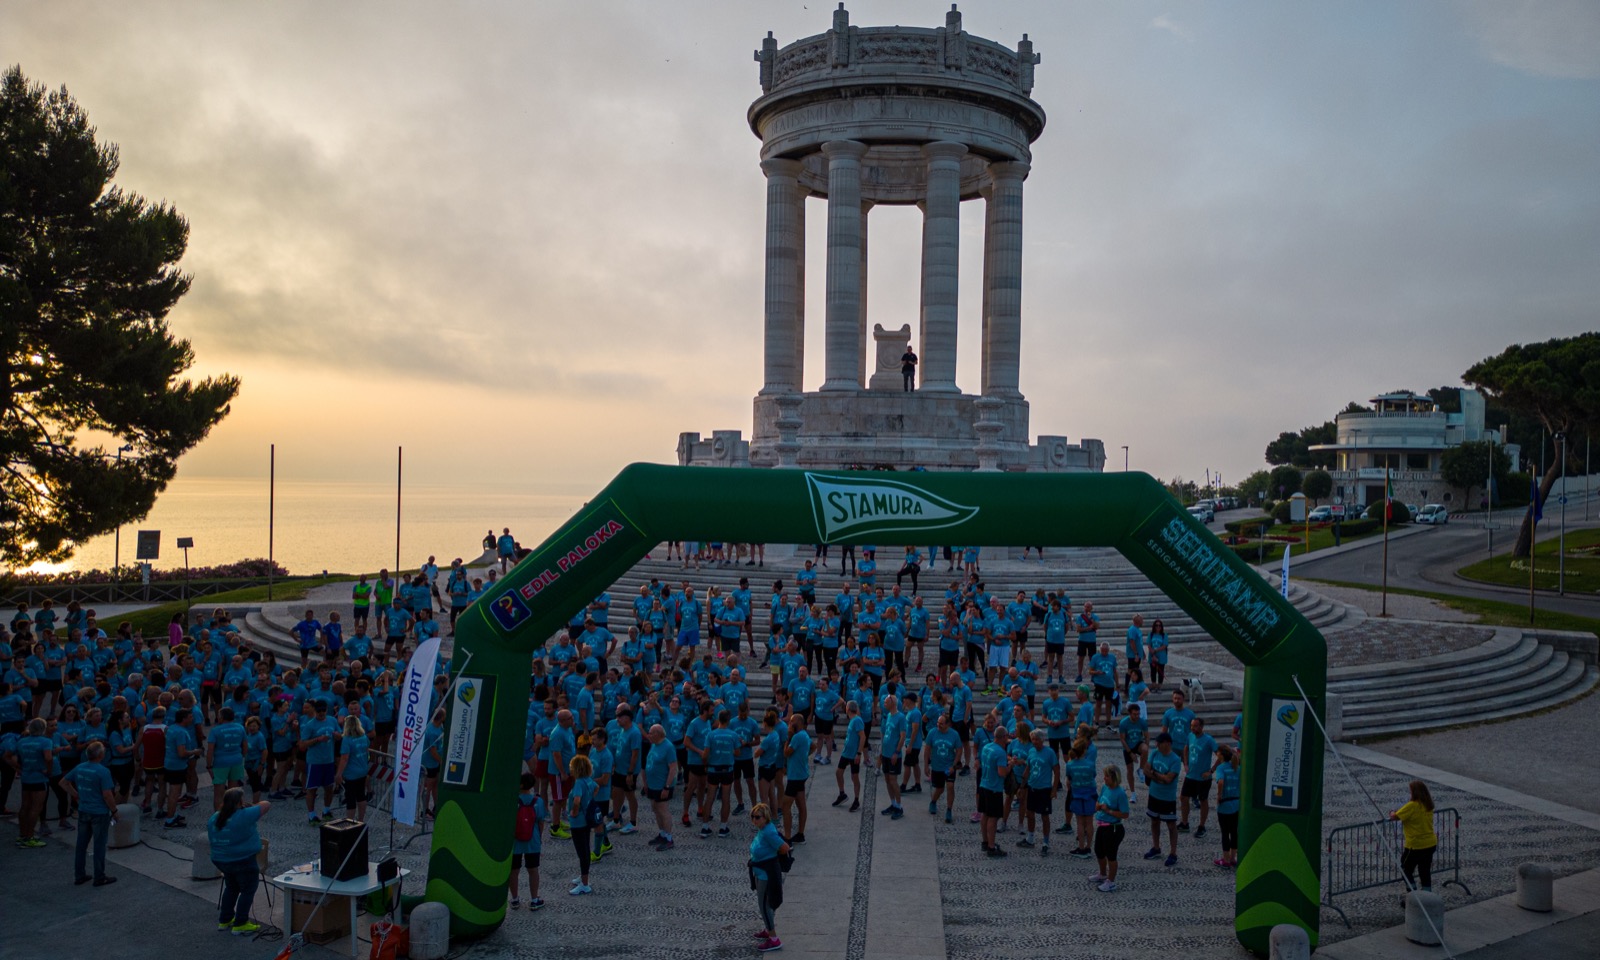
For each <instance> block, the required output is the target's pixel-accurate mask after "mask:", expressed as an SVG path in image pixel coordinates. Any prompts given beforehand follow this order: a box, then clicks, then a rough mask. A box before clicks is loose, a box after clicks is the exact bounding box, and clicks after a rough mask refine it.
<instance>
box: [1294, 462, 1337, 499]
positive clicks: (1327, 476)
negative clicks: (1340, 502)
mask: <svg viewBox="0 0 1600 960" xmlns="http://www.w3.org/2000/svg"><path fill="white" fill-rule="evenodd" d="M1301 491H1302V492H1303V493H1305V495H1306V496H1308V497H1310V498H1311V502H1312V504H1318V503H1321V502H1322V501H1324V500H1326V499H1328V498H1329V497H1331V496H1333V474H1331V473H1329V472H1328V471H1326V470H1313V471H1311V472H1310V473H1308V474H1306V476H1305V481H1304V483H1303V484H1302V485H1301Z"/></svg>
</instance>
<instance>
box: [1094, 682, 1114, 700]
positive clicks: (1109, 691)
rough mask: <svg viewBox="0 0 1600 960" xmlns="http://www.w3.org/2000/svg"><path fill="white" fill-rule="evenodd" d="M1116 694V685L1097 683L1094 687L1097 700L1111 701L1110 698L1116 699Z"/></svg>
mask: <svg viewBox="0 0 1600 960" xmlns="http://www.w3.org/2000/svg"><path fill="white" fill-rule="evenodd" d="M1116 696H1117V688H1116V687H1102V686H1100V685H1099V684H1095V687H1094V698H1095V700H1097V701H1110V700H1113V699H1115V698H1116Z"/></svg>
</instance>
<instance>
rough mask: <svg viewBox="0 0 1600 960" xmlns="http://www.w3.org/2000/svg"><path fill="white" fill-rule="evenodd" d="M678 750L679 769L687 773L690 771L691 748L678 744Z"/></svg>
mask: <svg viewBox="0 0 1600 960" xmlns="http://www.w3.org/2000/svg"><path fill="white" fill-rule="evenodd" d="M676 749H677V751H678V769H679V770H684V771H687V770H688V769H689V748H688V747H686V746H684V745H683V744H678V746H677V748H676Z"/></svg>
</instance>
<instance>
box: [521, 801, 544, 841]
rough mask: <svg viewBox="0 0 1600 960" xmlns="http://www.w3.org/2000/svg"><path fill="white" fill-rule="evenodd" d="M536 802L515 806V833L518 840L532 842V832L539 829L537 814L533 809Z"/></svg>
mask: <svg viewBox="0 0 1600 960" xmlns="http://www.w3.org/2000/svg"><path fill="white" fill-rule="evenodd" d="M537 805H538V801H534V802H533V803H521V802H519V803H518V804H517V833H516V837H517V839H518V840H522V841H527V840H532V839H533V835H534V832H535V831H536V830H538V828H539V813H538V811H537V810H535V809H534V808H535V807H536V806H537Z"/></svg>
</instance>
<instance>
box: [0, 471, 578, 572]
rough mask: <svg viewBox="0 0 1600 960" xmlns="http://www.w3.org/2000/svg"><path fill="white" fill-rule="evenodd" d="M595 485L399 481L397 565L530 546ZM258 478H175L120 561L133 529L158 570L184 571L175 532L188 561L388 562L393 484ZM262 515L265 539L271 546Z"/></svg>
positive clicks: (89, 564) (306, 565)
mask: <svg viewBox="0 0 1600 960" xmlns="http://www.w3.org/2000/svg"><path fill="white" fill-rule="evenodd" d="M593 492H594V491H593V490H592V489H591V490H588V491H586V492H579V491H578V490H577V489H575V488H574V489H546V490H542V491H541V490H540V489H538V488H537V487H535V488H531V489H530V488H528V487H518V486H512V485H506V486H503V487H495V486H492V485H490V486H485V485H484V484H483V483H482V482H481V481H477V480H475V481H474V482H473V483H472V484H471V485H470V486H452V485H428V484H422V483H416V484H411V483H408V484H405V486H404V487H403V488H402V489H401V490H400V491H399V494H400V497H399V499H400V511H399V513H400V515H399V522H398V532H399V557H400V567H401V568H402V569H404V568H414V567H417V566H419V565H420V564H421V563H422V562H423V561H425V560H426V559H427V558H428V556H429V555H430V554H431V555H433V556H436V557H438V559H439V564H440V566H445V565H448V564H449V562H450V561H451V560H452V559H454V558H456V557H461V558H463V559H465V560H468V561H470V560H472V559H474V558H476V557H477V556H478V555H479V554H480V553H481V552H482V551H483V537H484V534H485V532H487V531H489V530H491V529H492V530H493V531H494V532H495V534H496V535H498V534H499V533H500V531H501V529H502V528H504V527H510V528H511V533H512V535H513V536H515V537H516V538H517V540H518V541H519V542H521V543H522V544H523V545H524V546H528V547H532V546H535V545H537V544H538V543H540V542H541V541H542V540H543V539H544V538H545V537H546V536H547V535H549V534H550V533H551V532H552V531H554V530H555V529H556V528H557V527H559V526H560V525H561V524H562V523H563V522H565V521H566V520H567V518H569V517H571V516H572V514H574V513H575V512H577V510H578V509H579V508H580V507H582V506H583V504H584V502H585V501H586V500H587V499H588V496H591V495H592V494H593ZM271 499H272V504H271V509H270V510H269V505H268V500H269V491H268V483H267V480H266V479H265V478H261V479H253V478H220V477H188V478H186V477H183V476H179V477H178V478H177V479H175V480H174V481H173V482H172V483H171V485H169V486H168V487H167V490H166V492H165V493H163V494H162V495H161V496H160V497H159V498H157V500H156V504H155V507H154V509H152V510H151V511H150V515H149V516H148V517H146V518H145V519H144V520H141V521H139V522H138V523H132V524H129V525H127V526H125V527H123V528H122V531H121V534H122V535H121V549H120V556H121V562H122V564H123V565H124V566H129V565H132V564H133V563H134V562H135V557H134V554H135V546H136V543H137V542H138V533H139V532H140V531H158V532H159V545H160V555H159V557H157V558H156V559H155V560H153V561H151V563H152V565H153V566H154V567H155V568H157V569H174V570H181V569H183V565H184V551H183V550H181V549H179V548H178V547H177V540H178V538H180V537H190V538H193V540H194V546H193V547H192V548H191V549H190V550H189V552H188V553H189V556H188V562H189V564H190V566H191V567H203V566H210V565H214V564H225V563H233V562H235V561H238V560H245V559H253V558H257V557H267V556H268V555H269V549H270V555H271V557H272V559H274V560H275V561H277V562H278V563H279V564H281V565H282V566H284V567H285V568H287V569H288V571H289V572H290V573H291V574H296V575H310V574H319V573H322V572H323V571H325V570H326V571H329V572H332V573H348V574H359V573H363V572H365V573H376V572H377V571H378V570H379V569H380V568H383V567H389V568H393V567H394V566H395V553H396V543H395V537H396V528H397V524H396V517H395V507H396V503H395V501H396V488H395V486H394V485H384V484H373V483H363V482H341V481H293V482H284V481H282V480H280V481H279V482H278V483H277V484H276V487H275V489H274V491H273V495H272V497H271ZM269 517H270V520H271V523H270V526H271V544H270V547H269V544H268V528H269ZM117 553H118V548H117V542H116V537H115V536H112V535H107V536H103V537H98V538H96V539H94V540H91V541H89V542H88V543H86V544H84V545H83V546H81V547H80V548H79V549H78V550H77V551H76V552H75V553H74V555H73V556H72V558H71V559H70V560H68V561H67V562H66V563H63V564H55V565H39V566H36V567H34V568H32V569H36V570H40V571H44V572H56V571H63V570H94V569H100V570H106V569H110V568H111V566H112V563H113V559H114V557H115V556H116V555H117Z"/></svg>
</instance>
